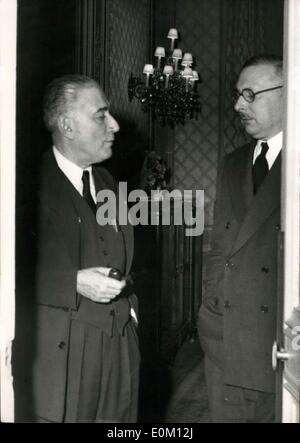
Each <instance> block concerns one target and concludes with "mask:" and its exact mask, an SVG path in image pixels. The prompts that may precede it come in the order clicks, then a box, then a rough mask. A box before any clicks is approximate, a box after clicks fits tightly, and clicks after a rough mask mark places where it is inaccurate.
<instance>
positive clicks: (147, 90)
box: [128, 29, 201, 127]
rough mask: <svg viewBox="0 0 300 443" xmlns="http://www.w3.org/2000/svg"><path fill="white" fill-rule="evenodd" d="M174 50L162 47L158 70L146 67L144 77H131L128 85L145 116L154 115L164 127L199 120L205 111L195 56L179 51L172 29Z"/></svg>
mask: <svg viewBox="0 0 300 443" xmlns="http://www.w3.org/2000/svg"><path fill="white" fill-rule="evenodd" d="M167 37H168V38H169V39H170V40H171V50H170V52H169V53H168V54H166V50H165V48H163V47H161V46H158V47H157V48H156V50H155V53H154V57H155V59H156V63H155V66H153V65H152V64H146V65H145V66H144V69H143V74H144V77H143V78H142V79H141V78H140V77H134V76H133V74H131V76H130V78H129V81H128V97H129V101H130V102H131V101H132V100H133V98H137V99H138V100H139V101H140V103H141V105H142V109H143V111H144V112H150V113H151V114H152V115H153V118H154V119H157V120H158V121H159V122H160V124H161V125H162V126H165V125H166V124H168V125H170V126H171V127H174V125H175V124H179V123H181V124H183V125H184V123H185V121H186V119H187V118H190V119H193V118H196V119H197V118H198V113H199V112H200V110H201V105H200V97H199V95H198V93H197V82H199V81H201V79H200V76H199V74H198V72H197V71H195V70H193V64H194V60H193V56H192V54H191V53H188V52H186V53H185V54H184V55H183V54H182V50H181V49H179V48H175V41H176V40H177V39H178V31H177V29H170V31H169V33H168V36H167Z"/></svg>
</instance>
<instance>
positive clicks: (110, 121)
mask: <svg viewBox="0 0 300 443" xmlns="http://www.w3.org/2000/svg"><path fill="white" fill-rule="evenodd" d="M107 128H108V130H109V131H111V132H118V131H119V130H120V126H119V124H118V122H117V120H116V119H115V118H114V117H113V116H112V115H111V114H110V113H108V114H107Z"/></svg>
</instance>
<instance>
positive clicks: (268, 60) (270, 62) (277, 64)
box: [239, 54, 283, 78]
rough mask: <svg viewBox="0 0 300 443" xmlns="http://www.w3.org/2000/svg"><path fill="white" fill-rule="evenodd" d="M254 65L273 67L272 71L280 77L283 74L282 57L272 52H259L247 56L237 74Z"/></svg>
mask: <svg viewBox="0 0 300 443" xmlns="http://www.w3.org/2000/svg"><path fill="white" fill-rule="evenodd" d="M255 66H270V67H273V70H274V73H275V74H276V76H277V77H279V78H282V75H283V59H282V57H281V56H279V55H274V54H260V55H255V56H253V57H251V58H249V59H248V60H247V61H246V62H245V63H244V64H243V66H242V68H241V69H240V72H239V75H240V74H241V73H242V71H244V70H245V69H247V68H250V67H255Z"/></svg>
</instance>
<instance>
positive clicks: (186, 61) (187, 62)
mask: <svg viewBox="0 0 300 443" xmlns="http://www.w3.org/2000/svg"><path fill="white" fill-rule="evenodd" d="M181 64H182V66H191V65H192V64H193V56H192V54H191V53H190V52H186V53H185V54H184V56H183V59H182V62H181Z"/></svg>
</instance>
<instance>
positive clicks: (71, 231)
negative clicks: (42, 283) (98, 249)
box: [41, 151, 80, 264]
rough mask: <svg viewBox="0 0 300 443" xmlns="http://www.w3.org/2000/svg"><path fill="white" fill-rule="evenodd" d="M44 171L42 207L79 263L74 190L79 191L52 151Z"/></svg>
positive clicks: (72, 258) (47, 158)
mask: <svg viewBox="0 0 300 443" xmlns="http://www.w3.org/2000/svg"><path fill="white" fill-rule="evenodd" d="M41 171H42V174H43V175H42V188H41V209H42V211H46V213H47V215H48V216H49V218H50V219H51V221H52V223H53V226H54V227H57V231H58V236H59V238H61V239H62V241H63V242H64V243H65V244H66V247H67V250H68V252H69V254H70V258H71V260H72V262H73V263H76V264H77V263H78V259H79V250H80V249H79V248H80V244H79V242H80V223H79V222H80V220H79V219H78V215H77V212H76V210H75V207H74V204H73V199H72V192H77V191H76V190H75V189H74V188H73V185H72V184H71V183H70V182H69V180H68V179H67V178H66V177H65V175H64V174H63V173H62V172H61V170H60V169H59V167H58V166H57V163H56V160H55V158H54V155H53V153H52V152H50V151H49V152H48V153H47V154H46V155H45V160H44V166H43V167H42V169H41Z"/></svg>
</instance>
